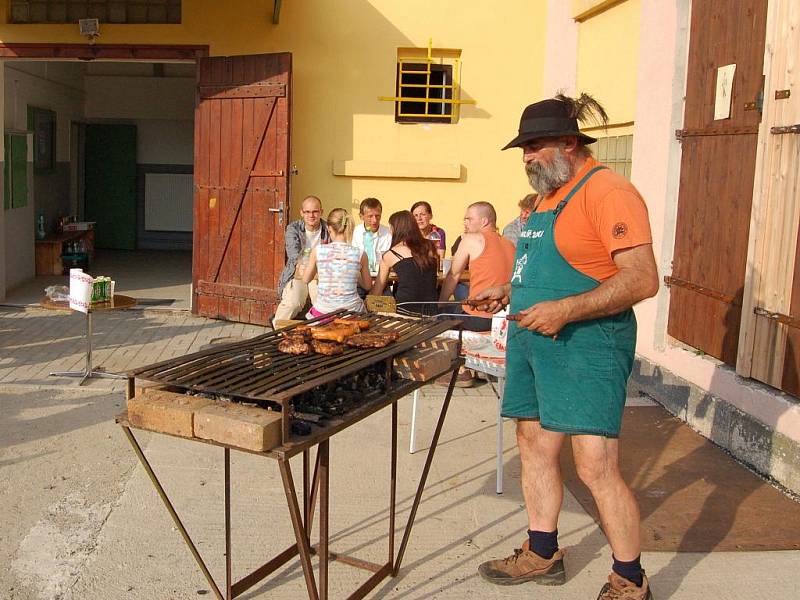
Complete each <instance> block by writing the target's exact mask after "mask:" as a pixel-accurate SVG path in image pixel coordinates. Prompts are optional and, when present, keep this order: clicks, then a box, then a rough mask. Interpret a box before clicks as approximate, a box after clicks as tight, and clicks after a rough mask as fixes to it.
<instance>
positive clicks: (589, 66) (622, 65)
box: [577, 0, 641, 135]
mask: <svg viewBox="0 0 800 600" xmlns="http://www.w3.org/2000/svg"><path fill="white" fill-rule="evenodd" d="M584 4H586V3H585V2H584ZM640 16H641V0H626V1H624V2H621V3H619V4H615V5H613V6H611V7H610V8H608V9H607V10H604V11H602V12H600V13H598V14H595V15H594V16H591V17H589V18H587V19H586V20H585V21H582V22H581V23H580V24H579V26H578V67H577V89H578V90H579V91H583V92H587V93H590V94H592V95H593V96H594V97H595V98H597V99H598V100H599V101H600V103H601V104H603V106H604V107H605V108H606V111H607V112H608V115H609V122H610V123H612V124H613V123H625V122H629V121H633V119H634V113H635V110H636V72H637V68H638V56H639V20H640ZM628 129H630V131H628ZM627 133H633V130H632V128H624V129H610V130H609V131H608V135H625V134H627ZM599 135H605V133H604V132H600V133H599Z"/></svg>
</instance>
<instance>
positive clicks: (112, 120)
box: [3, 60, 196, 309]
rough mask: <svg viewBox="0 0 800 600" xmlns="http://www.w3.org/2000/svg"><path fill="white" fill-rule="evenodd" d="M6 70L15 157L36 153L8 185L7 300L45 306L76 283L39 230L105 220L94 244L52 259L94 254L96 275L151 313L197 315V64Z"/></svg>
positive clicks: (36, 63)
mask: <svg viewBox="0 0 800 600" xmlns="http://www.w3.org/2000/svg"><path fill="white" fill-rule="evenodd" d="M3 68H4V95H5V111H4V112H5V132H6V136H5V144H6V156H7V157H8V158H13V156H14V152H16V153H17V154H20V153H22V152H24V153H25V158H24V160H23V162H27V163H28V164H27V172H26V170H25V169H23V170H22V171H20V173H18V174H17V175H18V176H17V177H10V176H8V175H7V176H6V178H5V181H6V185H5V188H6V189H5V191H4V192H5V194H6V196H9V195H10V196H11V197H10V198H9V200H11V201H12V202H11V204H12V205H13V206H10V207H9V202H8V200H7V202H6V219H5V243H6V249H7V252H6V287H7V290H8V291H7V296H6V303H9V304H30V303H35V302H37V301H38V300H39V298H40V297H41V296H42V290H43V288H44V287H46V285H49V284H50V283H51V282H55V281H57V282H59V283H63V282H64V278H63V275H61V274H59V273H56V271H58V270H59V269H58V262H57V261H54V260H53V259H52V256H51V257H50V260H49V261H43V260H41V257H40V256H39V254H42V255H43V252H40V250H41V247H42V246H45V245H46V244H45V243H43V242H42V241H37V240H36V237H38V236H37V235H36V234H37V233H38V234H39V235H41V231H39V232H37V227H38V228H43V229H44V234H45V235H46V236H53V235H56V234H57V233H58V230H59V223H60V222H61V221H62V218H63V217H73V218H74V219H75V220H76V221H78V222H92V223H94V225H93V238H94V239H93V240H92V243H89V244H86V243H82V242H81V241H80V240H77V241H72V240H65V241H64V242H63V244H62V245H61V247H60V248H59V249H58V250H57V251H54V250H53V249H50V254H51V255H52V254H55V253H56V252H61V253H63V254H65V255H80V254H81V251H84V252H85V253H86V254H87V255H90V264H89V266H88V269H87V270H88V272H90V273H92V274H93V275H98V274H103V275H109V276H112V277H113V278H114V279H115V280H116V281H117V290H118V291H120V292H124V293H130V294H132V295H135V296H136V297H137V298H138V299H140V304H141V305H145V306H146V305H148V304H151V305H154V306H165V307H169V308H173V309H175V308H182V309H188V308H189V307H190V293H191V291H190V290H191V280H192V256H191V250H192V229H193V223H192V217H193V211H192V194H193V181H192V177H193V172H194V168H193V157H194V148H193V145H194V141H193V140H194V104H195V93H196V65H195V62H194V61H174V62H146V61H141V60H138V61H113V60H108V61H92V62H82V61H69V60H6V61H4V63H3ZM15 136H16V137H15ZM17 138H19V139H17ZM28 146H30V148H28ZM6 164H7V165H13V164H15V163H14V162H13V161H10V160H8V159H7V160H6ZM7 170H8V169H7ZM20 174H21V175H22V176H20ZM12 175H14V173H12ZM23 188H27V189H24V190H23ZM9 248H11V249H13V251H11V252H9V251H8V249H9ZM97 269H101V271H102V272H101V271H97ZM34 275H37V277H36V278H35V279H34Z"/></svg>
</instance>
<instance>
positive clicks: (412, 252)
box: [369, 210, 439, 315]
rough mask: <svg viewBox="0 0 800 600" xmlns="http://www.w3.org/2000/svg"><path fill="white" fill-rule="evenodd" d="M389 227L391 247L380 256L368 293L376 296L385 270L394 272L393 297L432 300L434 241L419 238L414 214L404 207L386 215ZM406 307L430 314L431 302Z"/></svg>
mask: <svg viewBox="0 0 800 600" xmlns="http://www.w3.org/2000/svg"><path fill="white" fill-rule="evenodd" d="M389 226H390V227H391V228H392V247H391V249H390V250H389V251H388V252H385V253H384V254H383V258H381V264H380V268H379V270H378V277H377V278H376V279H375V283H374V284H373V286H372V289H371V290H370V292H369V293H370V294H374V295H377V296H380V295H381V294H382V293H383V290H384V289H385V288H386V283H387V282H388V281H389V272H390V271H394V272H395V274H396V275H397V284H396V285H395V289H394V297H395V300H396V301H397V303H398V304H400V303H402V302H436V300H437V299H438V297H439V293H438V292H437V290H436V275H437V272H438V270H439V255H438V253H437V251H436V243H435V242H433V241H431V240H426V239H425V238H424V237H422V233H420V230H419V227H418V226H417V223H416V221H415V220H414V217H413V216H412V215H411V213H410V212H409V211H407V210H401V211H400V212H396V213H394V214H393V215H392V216H391V217H389ZM405 309H406V310H408V311H411V312H415V313H421V314H425V315H433V314H435V313H436V310H435V309H436V307H435V305H434V304H431V305H424V304H411V305H409V306H407V307H405Z"/></svg>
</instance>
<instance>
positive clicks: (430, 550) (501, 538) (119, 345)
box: [0, 309, 800, 600]
mask: <svg viewBox="0 0 800 600" xmlns="http://www.w3.org/2000/svg"><path fill="white" fill-rule="evenodd" d="M97 317H98V318H97V319H96V322H95V332H96V336H97V337H96V346H95V347H96V351H95V363H96V364H99V365H103V366H105V367H106V368H107V369H108V370H111V371H115V370H119V371H121V370H125V369H127V368H129V367H133V366H138V365H141V364H146V363H150V362H154V361H156V360H160V359H164V358H167V357H170V356H177V355H180V354H184V353H187V352H190V351H193V350H196V349H198V348H199V347H201V346H202V345H205V344H206V343H209V342H210V341H211V340H212V339H214V338H219V337H228V336H242V335H245V336H250V335H254V334H257V333H260V332H261V331H262V330H261V328H258V327H251V326H244V325H240V324H231V323H221V322H216V321H212V320H207V319H200V318H196V317H192V316H190V315H188V314H186V313H171V312H164V311H125V312H119V313H107V314H99V315H97ZM83 326H84V322H83V320H82V318H81V317H80V316H79V315H70V314H67V313H54V312H46V311H40V310H33V311H15V310H7V309H0V466H2V468H0V500H1V501H2V506H3V516H4V518H3V519H2V525H0V564H3V565H5V566H6V568H3V569H0V598H3V599H5V598H7V599H9V600H12V599H13V600H34V599H37V600H38V599H61V598H63V599H72V600H77V599H81V600H83V599H87V600H88V599H95V598H97V599H139V598H142V599H144V598H159V599H161V598H174V599H179V598H180V599H183V598H195V597H198V596H208V597H211V596H210V595H209V590H208V585H207V583H206V581H205V580H204V578H203V577H202V574H201V573H200V571H199V569H198V568H197V567H196V565H195V563H194V561H193V559H192V557H191V555H190V554H189V551H188V550H187V549H186V547H185V546H184V545H183V542H182V540H181V538H180V535H179V534H178V532H177V531H176V530H175V529H174V528H173V526H172V522H171V520H170V519H169V516H168V514H167V512H166V510H165V509H164V507H163V505H162V504H161V501H160V500H159V498H158V496H157V495H156V493H155V490H154V489H153V488H152V485H151V483H150V481H149V479H148V478H147V476H146V474H145V472H144V470H143V469H142V468H141V466H140V465H139V464H138V462H137V461H136V459H135V456H134V454H133V452H132V451H131V449H130V446H129V445H128V443H127V441H126V440H125V438H124V436H123V434H122V432H121V430H120V429H119V427H118V426H116V425H115V424H114V423H113V417H114V415H115V414H116V413H118V412H120V411H121V410H122V409H123V407H124V396H123V392H122V387H123V385H122V384H123V383H124V382H121V381H119V382H118V381H114V380H107V379H98V380H92V381H90V382H89V384H88V385H87V386H85V387H83V388H78V387H77V386H76V380H70V379H59V378H49V377H47V373H48V372H49V371H51V370H61V369H72V368H80V367H81V365H82V361H83V354H82V352H83V348H84V346H83V340H82V337H81V336H82V335H83ZM423 389H424V394H423V401H422V402H421V403H420V405H421V408H420V413H419V416H418V440H419V443H420V446H421V447H422V448H423V451H420V452H417V453H416V454H414V455H409V454H408V453H407V452H406V451H405V447H406V446H407V443H408V436H409V422H410V414H409V412H410V399H408V400H404V401H402V402H401V404H400V432H399V445H400V452H399V455H398V457H399V478H398V510H399V518H398V528H399V527H402V525H404V524H405V518H406V517H407V514H408V510H409V507H410V503H411V496H412V494H413V490H414V486H415V482H416V478H417V477H418V475H419V472H420V470H421V468H422V465H423V463H424V460H425V451H424V448H425V443H424V440H426V439H430V435H431V434H432V430H433V426H434V423H435V419H436V415H437V414H438V410H439V406H440V403H441V400H442V397H443V389H442V388H438V387H436V386H429V387H427V388H423ZM631 400H632V401H637V398H636V394H635V391H634V393H633V394H632V398H631ZM494 414H495V402H494V399H493V397H492V396H491V391H490V390H489V388H488V386H485V385H484V386H481V387H476V388H472V389H466V390H457V392H456V394H455V396H454V399H453V402H452V405H451V408H450V412H449V415H448V419H447V422H446V425H445V428H444V431H443V434H442V440H441V443H440V447H439V450H438V452H437V456H436V460H435V461H434V465H433V469H432V471H431V474H430V478H429V483H428V487H427V490H426V493H425V495H424V496H423V502H422V504H421V506H420V510H419V513H418V515H417V520H416V525H415V527H414V532H413V534H412V537H411V542H410V544H409V547H408V551H407V553H406V557H405V560H404V563H403V568H402V569H401V571H400V574H399V576H398V577H397V578H394V579H390V580H388V581H387V582H385V583H384V584H383V585H382V586H380V587H379V588H378V590H377V592H374V593H373V594H372V595H371V596H370V597H374V598H392V599H396V598H407V599H412V598H413V599H417V598H442V599H450V598H453V599H455V598H458V599H461V598H464V597H469V598H500V597H502V598H526V599H527V598H530V597H531V594H536V597H542V598H552V599H553V600H560V599H567V598H592V599H593V598H595V597H596V595H597V591H598V590H599V588H600V586H601V584H602V582H603V581H604V579H605V577H606V575H607V572H608V569H609V565H610V559H611V553H610V549H609V547H608V545H607V544H606V543H605V539H604V537H603V536H602V533H601V532H600V530H599V528H598V527H597V525H596V524H595V523H594V522H593V521H592V519H591V518H590V517H589V516H588V515H587V514H586V513H585V511H584V510H583V509H582V508H581V506H580V505H579V504H578V503H577V502H576V501H575V499H574V498H573V497H572V496H571V495H570V494H569V492H567V493H566V495H565V510H564V513H563V515H562V520H561V523H560V531H561V543H562V545H563V546H565V547H567V548H568V556H567V563H566V564H567V575H568V582H567V584H566V585H565V586H563V587H559V588H540V587H537V586H535V585H531V584H526V585H522V586H517V587H512V588H498V587H495V586H491V585H489V584H486V583H484V582H483V581H482V580H481V579H480V578H479V577H478V576H477V574H476V571H475V567H476V566H477V564H478V563H479V562H481V561H483V560H487V559H489V558H495V557H499V556H505V555H507V554H509V553H510V552H511V550H512V548H514V547H516V546H518V545H519V543H520V542H521V539H522V535H523V534H522V532H523V531H524V529H525V521H526V519H525V515H524V509H523V502H522V498H521V495H520V491H519V458H518V454H517V451H516V447H515V444H514V440H513V424H512V423H510V422H507V423H506V424H505V426H504V427H505V434H506V438H505V439H506V444H505V462H506V470H505V488H506V492H505V493H504V494H503V495H502V496H498V495H496V494H495V493H494V436H495V430H494ZM389 416H390V413H389V411H387V410H384V411H382V412H380V413H378V414H376V415H373V416H372V417H370V418H369V419H367V420H365V421H363V422H362V423H360V424H358V425H357V426H354V427H352V428H350V429H348V430H346V431H345V432H343V433H342V434H340V435H337V436H335V437H334V438H333V440H332V443H331V489H332V506H331V533H332V536H333V539H332V546H333V549H335V550H337V551H340V552H345V553H352V554H355V555H357V556H359V557H361V558H364V559H367V560H372V561H374V562H380V559H381V558H382V557H383V556H384V554H385V552H386V544H385V541H384V535H385V531H386V523H385V520H384V519H385V516H386V513H387V500H386V499H387V494H388V457H389V447H388V444H389V441H390V437H389V425H390V423H389ZM139 435H140V439H141V443H142V444H143V447H144V449H145V453H146V454H147V456H148V458H149V459H150V460H151V463H152V464H153V467H154V469H155V470H156V472H157V473H158V474H159V476H160V477H162V482H163V483H164V485H165V487H166V489H167V492H168V493H169V494H170V496H171V497H172V498H173V501H174V503H175V505H176V508H177V509H178V511H179V513H180V514H181V515H182V516H183V517H184V522H185V523H186V526H187V527H188V529H189V531H190V533H191V534H192V535H193V536H194V537H195V539H196V541H197V542H198V548H199V550H200V552H201V553H202V554H203V555H204V557H205V558H206V559H207V562H208V564H209V567H210V568H211V571H212V573H213V574H214V575H215V576H216V577H217V579H218V581H222V579H223V575H224V556H223V522H222V489H223V488H222V480H223V479H222V477H223V475H222V460H221V458H222V450H221V449H219V448H215V447H210V446H206V445H203V444H192V443H188V442H185V441H181V440H175V439H172V438H168V437H166V436H159V435H146V434H139ZM364 448H369V452H364ZM294 469H295V475H296V479H299V471H300V469H299V465H294ZM232 479H233V482H234V494H233V499H232V503H233V504H232V505H233V527H234V533H233V552H232V557H233V560H234V576H241V575H243V574H244V573H246V572H248V571H249V570H251V569H253V568H255V567H256V566H258V565H260V564H261V563H263V562H264V561H265V560H266V559H268V558H269V557H270V556H271V555H272V553H274V552H275V551H279V550H282V549H283V548H285V547H286V546H288V545H289V544H290V542H291V540H292V533H291V527H290V522H289V519H288V512H287V510H286V507H285V500H284V496H283V491H282V486H281V483H280V477H279V474H278V472H277V468H276V465H275V464H273V463H272V461H270V460H266V459H263V458H259V457H254V456H250V455H244V454H239V453H233V460H232ZM798 558H800V556H798V553H797V552H762V553H752V552H747V553H744V552H742V553H691V554H688V553H683V554H676V553H670V552H659V553H647V554H645V556H644V557H643V562H644V564H645V567H646V568H647V570H648V574H649V575H650V577H651V582H652V586H653V589H654V592H655V597H656V598H657V599H659V600H661V599H665V598H676V599H688V600H695V599H697V600H701V599H702V600H708V599H709V598H714V599H715V600H717V599H718V600H728V599H731V600H733V599H737V600H738V599H745V598H747V599H749V600H760V599H767V598H769V599H774V598H797V597H800V577H799V576H798V575H797V570H796V568H795V567H794V565H796V564H797V560H798ZM765 574H774V575H775V576H774V577H766V576H765ZM364 578H365V572H362V571H357V570H354V569H352V568H350V567H346V566H343V565H339V564H337V563H333V564H332V570H331V596H332V597H335V598H336V597H342V596H343V595H344V594H345V593H346V592H347V591H349V590H352V589H354V588H355V587H356V586H357V585H358V583H360V582H361V581H363V580H364ZM305 597H307V596H306V594H305V588H304V584H303V577H302V572H301V570H300V568H299V564H298V563H297V562H296V561H292V562H290V563H289V564H288V565H287V566H286V567H284V568H283V569H281V570H279V572H278V573H277V574H276V575H274V576H273V577H271V578H269V579H267V580H266V581H265V582H262V583H261V584H259V585H257V586H256V587H255V588H253V589H251V590H250V591H249V592H247V593H246V594H245V595H244V596H243V598H249V599H256V598H289V599H294V598H305Z"/></svg>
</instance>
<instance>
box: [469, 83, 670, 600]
mask: <svg viewBox="0 0 800 600" xmlns="http://www.w3.org/2000/svg"><path fill="white" fill-rule="evenodd" d="M592 116H594V117H595V119H596V120H597V121H600V122H605V121H606V120H607V117H606V114H605V111H604V110H603V108H602V107H601V106H600V105H599V104H598V103H597V102H596V101H595V100H594V99H592V98H591V97H589V96H587V95H586V94H583V95H581V97H580V98H577V99H574V98H569V97H567V96H563V95H558V96H556V97H555V98H552V99H549V100H543V101H541V102H537V103H535V104H531V105H530V106H528V107H527V108H526V109H525V110H524V112H523V113H522V118H521V120H520V125H519V135H517V137H515V138H514V139H513V140H512V141H511V142H510V143H509V144H507V145H506V147H505V148H503V149H504V150H505V149H507V148H522V152H523V155H522V156H523V162H524V163H525V171H526V172H527V174H528V179H529V181H530V183H531V186H532V187H533V188H534V189H535V190H536V192H538V193H539V195H540V196H541V197H542V200H541V202H540V203H539V205H538V207H537V209H536V211H535V212H534V213H532V214H531V215H530V217H529V218H528V221H527V223H526V227H525V229H524V230H523V231H522V232H521V234H520V237H519V241H518V243H517V253H516V256H515V263H514V271H513V273H512V276H511V281H510V283H509V284H507V285H505V286H500V287H496V288H491V289H489V290H485V291H484V292H482V293H481V294H478V295H477V297H476V299H478V300H486V304H485V305H483V306H482V308H485V309H486V310H488V311H490V312H497V311H498V310H500V308H501V307H502V306H505V305H506V304H509V303H510V304H511V306H510V311H511V314H512V315H517V317H516V318H517V319H518V320H517V321H516V322H512V323H511V326H510V328H509V331H508V343H507V350H506V387H505V393H504V398H503V409H502V412H503V416H505V417H510V418H514V419H516V420H517V444H518V446H519V453H520V460H521V462H522V491H523V495H524V497H525V505H526V508H527V513H528V536H527V539H526V540H525V542H524V543H523V544H522V548H521V549H518V550H515V552H514V554H513V555H512V556H510V557H508V558H506V559H501V560H492V561H488V562H486V563H483V564H482V565H480V567H479V569H478V571H479V573H480V574H481V576H482V577H483V578H484V579H486V580H488V581H491V582H492V583H496V584H500V585H512V584H517V583H523V582H526V581H534V582H536V583H540V584H545V585H560V584H562V583H564V582H565V581H566V577H565V572H564V561H563V556H564V553H563V550H560V549H559V546H558V516H559V513H560V511H561V504H562V499H563V484H562V478H561V472H560V469H559V454H560V450H561V446H562V444H563V442H564V438H565V437H566V436H567V435H570V436H572V450H573V455H574V458H575V467H576V470H577V472H578V475H579V476H580V478H581V480H582V481H583V482H584V483H585V484H586V485H587V487H588V488H589V490H590V491H591V493H592V496H593V497H594V500H595V502H596V503H597V507H598V511H599V513H600V518H601V522H602V526H603V531H604V533H605V534H606V536H607V538H608V541H609V544H610V545H611V549H612V550H613V556H614V563H613V565H612V571H611V574H610V575H609V577H608V582H607V583H606V584H605V585H604V586H603V588H602V590H601V591H600V595H599V596H598V600H611V599H612V598H624V599H626V600H651V599H652V593H651V591H650V588H649V583H648V581H647V577H646V576H645V573H644V570H643V569H642V567H641V563H640V541H639V509H638V506H637V503H636V500H635V498H634V497H633V494H632V493H631V491H630V489H629V488H628V486H627V485H626V484H625V481H624V480H623V478H622V475H621V474H620V470H619V463H618V456H619V440H618V435H619V430H620V425H621V420H622V412H623V408H624V406H625V397H626V387H627V380H628V377H629V376H630V372H631V368H632V365H633V359H634V350H635V345H636V319H635V317H634V314H633V310H632V308H631V307H632V306H633V305H634V304H636V303H637V302H639V301H641V300H643V299H645V298H649V297H651V296H653V295H655V294H656V292H657V291H658V273H657V270H656V264H655V259H654V257H653V250H652V238H651V234H650V225H649V220H648V215H647V208H646V206H645V204H644V201H643V200H642V198H641V196H640V195H639V193H638V192H637V191H636V189H635V188H634V187H633V185H631V183H630V182H629V181H627V180H626V179H625V178H624V177H622V176H620V175H618V174H616V173H614V172H613V171H611V170H610V169H608V168H607V167H605V166H604V165H601V164H600V163H598V162H597V161H596V160H595V159H594V158H593V157H592V153H591V150H590V149H589V148H588V147H587V145H588V144H591V143H593V142H594V141H596V140H595V139H594V138H592V137H590V136H588V135H586V134H584V133H582V132H581V131H580V130H579V129H578V122H579V121H580V122H585V121H586V120H588V118H589V117H592Z"/></svg>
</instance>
